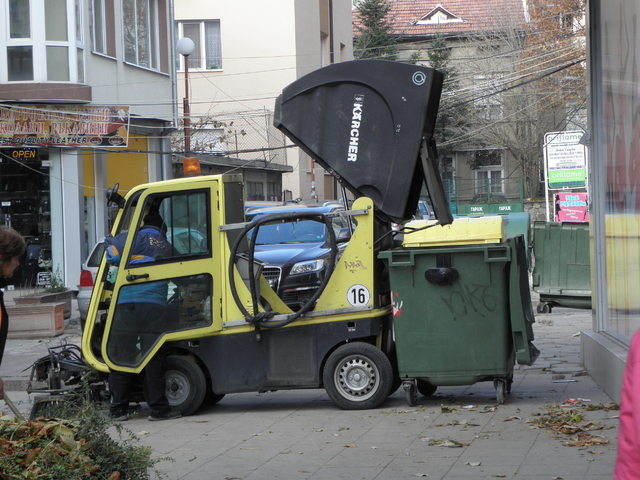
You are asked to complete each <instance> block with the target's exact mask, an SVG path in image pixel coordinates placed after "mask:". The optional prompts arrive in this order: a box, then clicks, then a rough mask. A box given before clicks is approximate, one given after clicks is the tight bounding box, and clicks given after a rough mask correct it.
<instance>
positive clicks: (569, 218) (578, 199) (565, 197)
mask: <svg viewBox="0 0 640 480" xmlns="http://www.w3.org/2000/svg"><path fill="white" fill-rule="evenodd" d="M554 199H555V210H556V214H555V221H556V222H588V221H589V206H588V200H587V194H586V193H556V194H554Z"/></svg>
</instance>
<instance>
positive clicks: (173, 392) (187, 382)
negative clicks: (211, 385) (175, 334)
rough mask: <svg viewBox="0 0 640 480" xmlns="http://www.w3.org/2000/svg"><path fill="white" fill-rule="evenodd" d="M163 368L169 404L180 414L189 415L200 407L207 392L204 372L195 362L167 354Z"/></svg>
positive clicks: (180, 356)
mask: <svg viewBox="0 0 640 480" xmlns="http://www.w3.org/2000/svg"><path fill="white" fill-rule="evenodd" d="M164 368H165V372H164V378H165V380H166V382H167V390H166V392H165V394H166V396H167V400H169V405H171V407H172V408H174V409H176V410H180V412H181V413H182V415H185V416H187V415H191V414H192V413H194V412H195V411H196V410H198V408H200V406H201V405H202V402H203V401H204V397H205V395H206V393H207V380H206V378H205V376H204V373H203V372H202V370H201V369H200V367H199V366H198V365H197V364H196V362H194V361H193V360H191V359H190V358H188V357H185V356H182V355H169V356H167V357H166V358H165V359H164Z"/></svg>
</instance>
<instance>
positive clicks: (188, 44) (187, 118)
mask: <svg viewBox="0 0 640 480" xmlns="http://www.w3.org/2000/svg"><path fill="white" fill-rule="evenodd" d="M194 49H195V44H194V43H193V40H191V39H190V38H188V37H182V38H181V39H180V40H178V42H177V43H176V50H177V51H178V53H179V54H180V55H182V56H183V57H184V103H183V112H184V149H185V152H186V154H187V155H189V153H190V152H191V109H190V107H189V55H191V54H192V53H193V50H194Z"/></svg>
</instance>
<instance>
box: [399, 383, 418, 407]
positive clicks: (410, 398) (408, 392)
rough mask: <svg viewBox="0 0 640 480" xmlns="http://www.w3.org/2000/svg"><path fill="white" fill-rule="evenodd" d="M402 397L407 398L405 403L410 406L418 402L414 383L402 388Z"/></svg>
mask: <svg viewBox="0 0 640 480" xmlns="http://www.w3.org/2000/svg"><path fill="white" fill-rule="evenodd" d="M402 387H403V389H404V397H405V398H406V400H407V404H408V405H409V406H410V407H415V406H416V405H417V404H418V391H417V390H416V386H415V384H413V383H411V385H409V387H408V388H404V385H403V386H402Z"/></svg>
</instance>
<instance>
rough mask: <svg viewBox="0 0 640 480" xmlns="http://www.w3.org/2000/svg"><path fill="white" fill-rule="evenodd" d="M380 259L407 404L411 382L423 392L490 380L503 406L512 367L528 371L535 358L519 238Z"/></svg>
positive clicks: (389, 254) (390, 253)
mask: <svg viewBox="0 0 640 480" xmlns="http://www.w3.org/2000/svg"><path fill="white" fill-rule="evenodd" d="M379 257H380V258H382V259H384V260H385V262H386V264H387V266H388V269H389V278H390V281H391V290H392V296H393V301H394V332H395V340H396V354H397V360H398V371H399V374H400V377H401V378H402V379H403V380H404V381H405V383H404V387H405V391H406V392H408V393H407V399H408V401H409V403H410V404H412V403H414V402H413V398H412V397H413V396H414V395H413V392H409V390H411V389H412V387H411V382H415V384H416V387H417V388H418V389H419V390H420V388H419V387H420V386H421V385H422V387H423V390H427V391H428V390H429V388H428V386H429V385H430V386H433V387H437V386H451V385H472V384H474V383H476V382H479V381H491V380H493V381H494V385H495V386H496V391H497V399H498V401H499V402H500V403H502V402H504V396H505V394H506V393H508V392H509V391H510V387H511V383H512V381H513V367H514V363H515V361H516V360H517V361H518V363H521V364H526V365H531V364H533V362H534V361H535V360H536V358H537V356H538V354H539V352H538V350H537V349H536V348H535V346H533V344H531V341H532V340H533V330H532V328H531V324H532V323H533V322H534V315H533V309H532V307H531V298H530V296H529V285H528V279H527V262H526V252H525V244H524V238H523V237H522V236H517V237H514V238H511V239H509V240H508V241H507V242H506V243H500V244H481V245H465V246H450V247H433V248H404V249H396V250H391V251H386V252H381V253H380V254H379ZM433 390H435V389H433ZM420 391H421V393H422V390H420Z"/></svg>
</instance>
